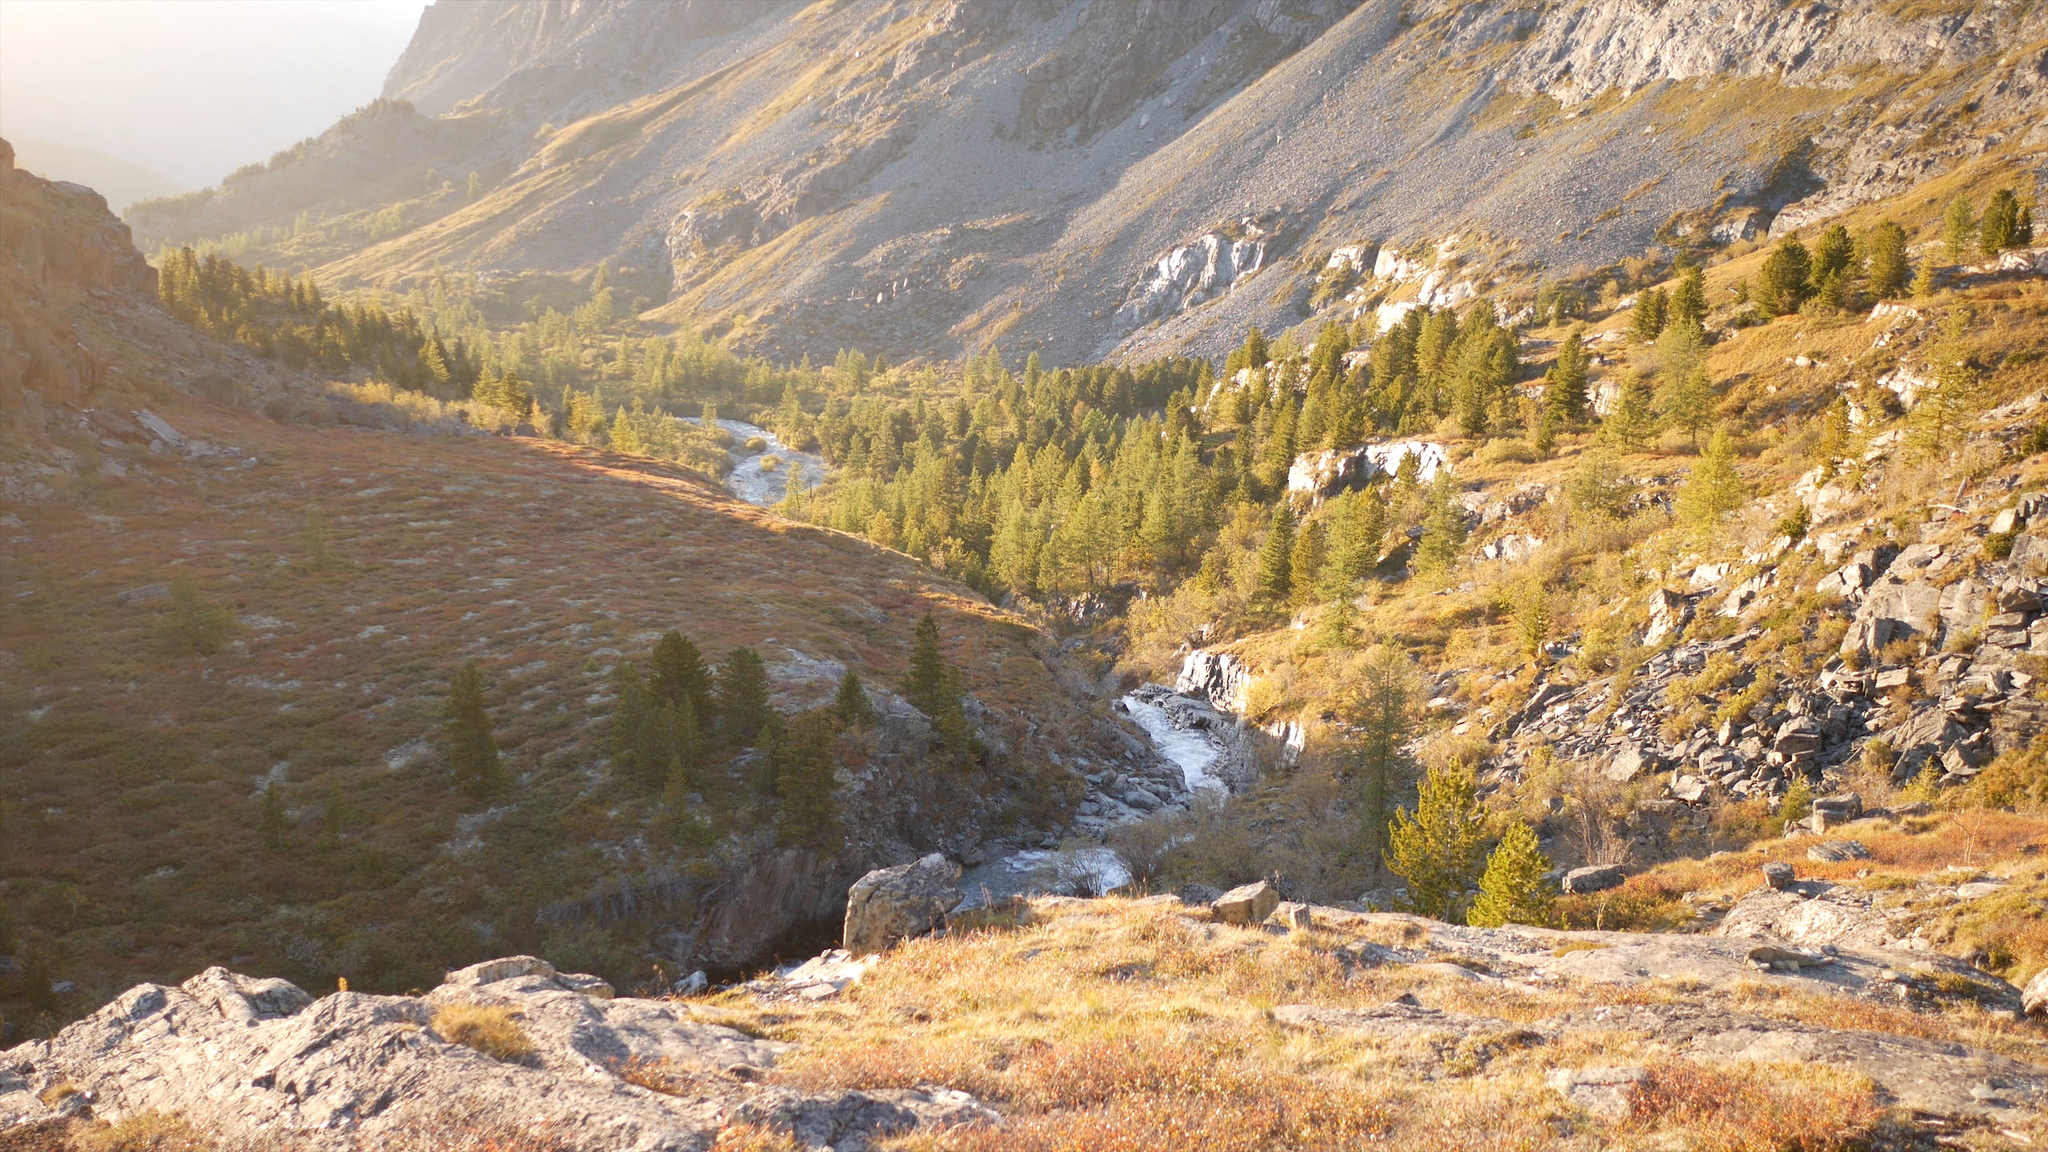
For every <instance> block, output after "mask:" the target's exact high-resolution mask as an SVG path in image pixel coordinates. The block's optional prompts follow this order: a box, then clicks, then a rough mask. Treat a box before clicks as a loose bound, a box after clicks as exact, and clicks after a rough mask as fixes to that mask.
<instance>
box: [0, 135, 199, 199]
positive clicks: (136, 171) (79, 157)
mask: <svg viewBox="0 0 2048 1152" xmlns="http://www.w3.org/2000/svg"><path fill="white" fill-rule="evenodd" d="M12 142H13V144H14V147H15V163H17V164H19V165H20V166H21V167H23V168H26V169H28V170H29V171H31V172H34V173H36V174H38V175H41V176H45V177H48V178H49V179H52V180H68V181H70V182H71V183H74V184H83V185H85V186H87V187H88V188H91V189H92V190H93V191H95V192H98V193H99V194H100V195H102V196H104V197H106V198H107V203H108V204H109V205H111V206H112V207H113V208H114V211H115V212H116V213H119V212H123V211H126V210H127V207H128V205H130V204H133V203H135V202H136V201H137V200H151V199H156V198H159V197H163V196H169V195H171V194H172V193H174V192H176V191H177V190H178V189H177V185H175V184H174V183H172V181H171V178H170V177H168V176H165V175H163V174H162V173H159V172H152V171H150V170H149V169H148V168H146V167H143V166H142V165H140V164H131V163H129V162H127V161H125V160H121V159H117V158H115V157H113V156H108V155H106V154H105V153H102V152H95V151H93V150H92V149H90V148H79V147H75V146H73V145H69V144H59V143H57V142H56V141H54V140H38V139H36V138H34V137H32V136H15V137H12Z"/></svg>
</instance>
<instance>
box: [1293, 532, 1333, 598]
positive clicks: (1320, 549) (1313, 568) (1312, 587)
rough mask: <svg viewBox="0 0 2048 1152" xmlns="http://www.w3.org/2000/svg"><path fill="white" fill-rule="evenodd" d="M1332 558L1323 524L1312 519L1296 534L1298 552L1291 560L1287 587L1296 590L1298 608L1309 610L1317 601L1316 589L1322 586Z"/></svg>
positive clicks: (1294, 593)
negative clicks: (1313, 601) (1325, 570)
mask: <svg viewBox="0 0 2048 1152" xmlns="http://www.w3.org/2000/svg"><path fill="white" fill-rule="evenodd" d="M1328 555H1329V551H1328V548H1327V547H1326V545H1325V541H1324V536H1323V522H1322V521H1320V520H1311V521H1309V522H1308V523H1307V524H1304V525H1302V528H1301V531H1299V532H1296V533H1295V534H1294V551H1293V553H1292V554H1291V555H1290V556H1289V557H1288V566H1287V586H1288V588H1289V589H1291V590H1292V594H1293V596H1294V605H1295V607H1297V608H1301V607H1306V606H1307V605H1308V603H1309V602H1310V601H1312V600H1314V599H1315V595H1316V589H1317V588H1319V587H1321V585H1322V575H1323V565H1324V563H1325V562H1326V560H1327V559H1328Z"/></svg>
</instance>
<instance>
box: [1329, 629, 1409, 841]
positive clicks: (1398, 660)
mask: <svg viewBox="0 0 2048 1152" xmlns="http://www.w3.org/2000/svg"><path fill="white" fill-rule="evenodd" d="M1414 695H1415V668H1414V665H1413V663H1412V662H1411V661H1410V660H1409V659H1408V657H1407V656H1405V655H1403V654H1402V653H1401V652H1400V651H1398V650H1396V649H1394V648H1390V647H1388V646H1386V645H1383V644H1382V645H1375V646H1374V647H1373V648H1372V649H1371V650H1369V651H1368V652H1366V654H1365V661H1364V663H1363V665H1362V675H1361V676H1360V677H1359V682H1358V687H1357V688H1356V689H1355V690H1353V691H1352V692H1351V693H1349V694H1348V695H1347V696H1345V697H1344V698H1343V699H1342V701H1341V703H1340V708H1339V711H1340V714H1341V715H1342V716H1343V717H1344V720H1345V723H1346V726H1347V727H1348V729H1349V731H1350V733H1351V736H1350V739H1349V741H1348V742H1347V745H1346V752H1347V759H1348V761H1349V764H1348V768H1349V771H1350V776H1351V787H1352V791H1353V794H1354V796H1355V797H1356V803H1357V811H1358V817H1359V824H1358V835H1359V851H1360V855H1361V856H1362V857H1363V858H1364V859H1366V860H1370V861H1378V860H1380V859H1382V857H1383V856H1384V854H1385V853H1386V851H1387V827H1388V814H1387V804H1388V800H1389V798H1390V797H1391V796H1392V794H1393V789H1394V781H1395V780H1396V779H1398V778H1399V777H1400V776H1401V775H1402V774H1403V773H1404V772H1405V771H1406V770H1407V767H1408V756H1407V751H1406V749H1407V744H1408V739H1409V737H1410V736H1411V735H1412V734H1413V731H1414V729H1413V724H1412V721H1411V717H1410V707H1411V702H1412V700H1413V698H1414Z"/></svg>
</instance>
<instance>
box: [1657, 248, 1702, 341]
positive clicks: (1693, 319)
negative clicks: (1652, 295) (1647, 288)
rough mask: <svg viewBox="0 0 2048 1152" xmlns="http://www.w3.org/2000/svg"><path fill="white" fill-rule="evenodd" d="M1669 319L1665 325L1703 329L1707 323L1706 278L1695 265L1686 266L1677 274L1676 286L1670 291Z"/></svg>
mask: <svg viewBox="0 0 2048 1152" xmlns="http://www.w3.org/2000/svg"><path fill="white" fill-rule="evenodd" d="M1669 311H1670V318H1669V319H1668V320H1667V321H1666V323H1667V324H1691V325H1694V326H1695V327H1705V325H1706V323H1707V276H1706V273H1705V272H1704V271H1703V270H1701V268H1700V266H1699V265H1697V264H1691V263H1688V264H1686V265H1685V266H1684V267H1683V268H1681V269H1679V272H1678V286H1677V287H1675V288H1673V289H1672V290H1671V307H1670V309H1669Z"/></svg>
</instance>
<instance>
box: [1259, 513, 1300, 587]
mask: <svg viewBox="0 0 2048 1152" xmlns="http://www.w3.org/2000/svg"><path fill="white" fill-rule="evenodd" d="M1258 564H1259V566H1258V575H1257V579H1256V581H1255V582H1254V583H1253V585H1252V604H1253V606H1255V607H1258V608H1265V609H1277V608H1282V607H1285V606H1286V605H1287V603H1288V602H1289V601H1290V600H1291V599H1292V598H1293V594H1294V582H1293V578H1294V513H1293V511H1292V510H1290V509H1289V508H1288V507H1287V502H1286V501H1284V500H1283V501H1281V502H1280V506H1279V507H1277V508H1275V509H1273V522H1272V524H1271V526H1270V527H1268V528H1267V529H1266V542H1265V543H1264V544H1262V545H1260V547H1259V561H1258Z"/></svg>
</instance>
